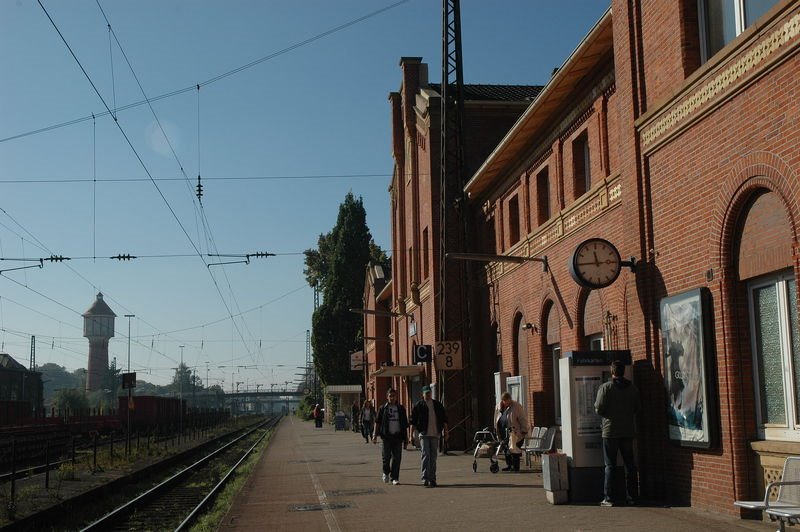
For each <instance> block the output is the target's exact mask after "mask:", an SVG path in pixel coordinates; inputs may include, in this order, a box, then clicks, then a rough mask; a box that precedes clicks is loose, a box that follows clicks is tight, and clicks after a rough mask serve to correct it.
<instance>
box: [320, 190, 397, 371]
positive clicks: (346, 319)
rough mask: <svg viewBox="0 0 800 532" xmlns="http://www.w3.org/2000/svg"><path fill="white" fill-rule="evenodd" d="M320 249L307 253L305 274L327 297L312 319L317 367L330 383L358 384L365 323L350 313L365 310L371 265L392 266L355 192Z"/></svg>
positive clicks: (324, 296) (322, 237)
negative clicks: (356, 367) (357, 355)
mask: <svg viewBox="0 0 800 532" xmlns="http://www.w3.org/2000/svg"><path fill="white" fill-rule="evenodd" d="M318 246H319V247H318V248H317V249H316V250H312V249H309V250H306V252H305V255H306V258H305V264H306V269H305V270H304V273H305V275H306V280H307V281H308V283H309V284H310V285H311V286H317V287H318V288H319V289H320V290H321V292H322V303H321V304H320V306H319V308H318V309H317V310H316V311H315V312H314V316H313V318H312V328H313V332H312V336H311V345H312V347H313V349H314V364H315V366H316V369H317V371H318V373H319V376H320V379H321V380H322V382H324V383H326V384H333V383H336V384H348V383H358V382H359V380H360V379H359V377H360V374H359V373H358V372H354V371H351V370H350V353H352V352H353V351H356V350H358V349H359V347H360V346H361V345H362V343H363V331H362V318H361V316H359V315H357V314H354V313H352V312H350V309H351V308H360V307H362V306H363V302H362V299H363V295H364V277H365V273H366V267H367V264H369V263H375V264H381V265H382V266H384V267H385V268H387V269H388V266H389V260H388V258H387V256H386V254H385V253H384V252H383V250H381V249H380V247H379V246H378V245H377V244H375V242H374V240H373V239H372V235H371V234H370V232H369V228H368V227H367V213H366V211H365V210H364V203H363V201H362V199H361V198H358V199H356V198H355V197H354V196H353V193H352V192H349V193H348V194H347V195H346V196H345V199H344V201H343V202H342V204H341V205H340V206H339V215H338V217H337V220H336V225H335V226H334V228H333V229H331V231H330V232H329V233H328V234H325V235H320V237H319V240H318Z"/></svg>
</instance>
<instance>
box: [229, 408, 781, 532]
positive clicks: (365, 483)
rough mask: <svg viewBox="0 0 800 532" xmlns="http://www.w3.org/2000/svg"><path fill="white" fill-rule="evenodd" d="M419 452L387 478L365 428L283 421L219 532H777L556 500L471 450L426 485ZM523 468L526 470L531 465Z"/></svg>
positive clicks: (701, 516)
mask: <svg viewBox="0 0 800 532" xmlns="http://www.w3.org/2000/svg"><path fill="white" fill-rule="evenodd" d="M419 461H420V455H419V452H418V451H416V450H409V451H406V452H404V453H403V460H402V468H401V472H400V485H399V486H393V485H391V484H384V483H383V482H382V481H381V465H380V463H381V462H380V443H378V444H377V445H373V444H371V443H370V444H366V443H365V442H364V439H363V438H362V437H361V435H360V434H356V433H354V432H350V431H338V432H337V431H334V430H333V427H331V426H329V425H325V427H324V428H321V429H315V428H314V424H313V422H305V421H301V420H299V419H297V418H294V417H290V418H284V419H283V421H282V422H281V424H280V426H279V429H278V431H277V433H276V434H275V435H274V436H273V438H272V441H271V442H270V444H269V447H268V449H267V450H266V452H265V453H264V454H263V456H262V458H261V460H260V461H259V463H258V465H257V467H256V468H255V469H254V472H253V474H252V476H251V478H250V479H249V480H248V481H247V483H246V484H245V487H244V488H243V490H242V492H241V493H240V494H239V496H238V497H237V499H236V501H235V502H234V505H233V507H232V508H231V511H230V512H229V514H228V515H227V516H226V517H225V519H224V521H223V523H222V525H221V527H220V530H225V531H242V530H269V531H273V530H287V531H288V530H291V531H298V530H302V531H316V530H319V531H331V532H332V531H340V530H341V531H358V530H420V529H423V528H426V529H430V530H459V531H472V530H487V531H497V530H559V531H591V530H613V531H615V532H616V531H624V530H636V531H641V530H647V531H648V532H659V531H669V532H676V531H683V530H702V531H706V530H711V531H738V530H756V531H762V532H763V531H768V530H770V531H774V530H775V529H776V528H777V525H776V524H771V523H769V522H766V523H765V522H761V521H749V520H748V521H745V520H741V519H737V518H735V517H730V516H721V515H717V514H711V513H707V512H701V511H698V510H693V509H691V508H664V507H662V506H655V505H650V506H637V507H614V508H602V507H600V506H599V505H598V504H592V505H578V504H566V505H551V504H549V503H548V502H547V501H546V499H545V492H544V489H543V488H542V476H541V473H540V471H537V470H536V469H533V470H527V471H523V472H521V473H518V474H515V473H503V472H500V473H497V474H492V473H490V472H489V461H488V460H487V459H481V460H478V472H477V473H473V472H472V455H471V454H463V453H461V452H458V453H455V454H452V453H451V454H448V455H440V456H439V460H438V474H437V476H438V477H439V478H438V481H439V486H438V487H437V488H434V489H427V488H424V487H422V486H421V485H420V481H419V476H420V475H419ZM523 469H525V468H524V466H523Z"/></svg>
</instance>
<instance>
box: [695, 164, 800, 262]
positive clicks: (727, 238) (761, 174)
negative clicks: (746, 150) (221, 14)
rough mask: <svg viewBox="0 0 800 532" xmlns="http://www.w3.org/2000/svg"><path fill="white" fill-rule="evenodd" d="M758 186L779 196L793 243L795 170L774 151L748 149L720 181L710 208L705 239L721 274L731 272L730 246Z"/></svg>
mask: <svg viewBox="0 0 800 532" xmlns="http://www.w3.org/2000/svg"><path fill="white" fill-rule="evenodd" d="M759 190H768V191H770V192H772V193H774V194H776V195H777V196H778V197H779V198H780V199H781V201H782V202H783V204H784V206H785V207H786V216H787V218H788V220H789V224H790V226H791V231H792V246H793V247H795V248H796V247H797V220H796V219H795V213H796V212H797V208H798V198H800V183H798V176H797V173H796V172H795V171H794V170H793V169H792V168H791V167H790V166H789V165H788V164H787V163H786V162H785V161H784V160H783V159H782V158H780V157H779V156H778V155H775V154H773V153H770V152H764V151H759V152H752V153H750V154H748V155H746V156H745V157H742V158H741V159H740V160H739V161H737V163H736V164H735V165H734V166H733V168H732V169H731V172H730V174H729V176H728V177H727V178H726V179H725V180H724V181H723V182H722V186H721V187H720V192H719V195H718V196H717V202H716V205H715V207H714V210H713V213H714V215H713V218H712V220H713V223H712V225H711V230H710V233H709V240H708V242H710V245H711V249H710V250H709V251H710V254H709V255H710V257H709V258H710V259H711V261H710V262H711V264H713V265H716V266H717V267H718V268H720V269H721V270H722V272H723V275H724V276H726V275H728V274H732V273H733V272H732V266H733V262H734V257H733V249H734V242H735V238H736V228H737V224H738V222H739V217H740V215H741V213H742V209H744V207H745V205H747V202H748V201H749V200H750V198H751V197H752V195H753V194H754V193H755V192H757V191H759Z"/></svg>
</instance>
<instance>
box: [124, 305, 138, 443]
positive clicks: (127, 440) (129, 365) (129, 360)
mask: <svg viewBox="0 0 800 532" xmlns="http://www.w3.org/2000/svg"><path fill="white" fill-rule="evenodd" d="M125 317H126V318H128V371H127V372H128V373H130V372H131V318H135V317H136V314H125ZM132 393H133V388H131V387H130V382H129V383H128V408H126V409H125V410H126V411H127V413H128V430H127V435H126V438H125V457H126V458H127V457H128V456H130V454H131V394H132Z"/></svg>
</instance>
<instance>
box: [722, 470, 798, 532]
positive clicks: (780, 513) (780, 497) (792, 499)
mask: <svg viewBox="0 0 800 532" xmlns="http://www.w3.org/2000/svg"><path fill="white" fill-rule="evenodd" d="M774 489H776V490H777V496H776V497H775V499H774V500H770V493H771V492H772V491H773V490H774ZM733 504H734V505H736V506H738V507H739V508H745V509H748V510H760V511H765V512H767V515H768V516H769V518H770V519H771V520H772V521H778V522H779V523H780V530H781V531H784V530H786V524H787V523H788V524H790V525H795V524H797V523H800V456H789V457H787V458H786V461H785V462H784V463H783V473H782V474H781V480H780V481H778V482H770V483H769V484H768V485H767V487H766V489H765V490H764V499H763V500H758V501H735V502H734V503H733Z"/></svg>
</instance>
